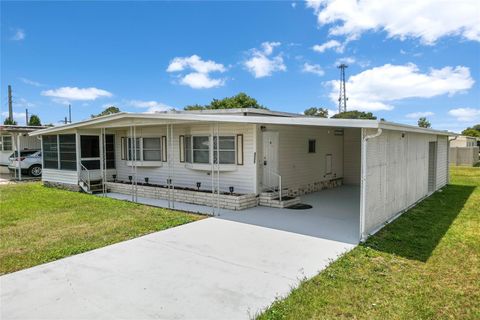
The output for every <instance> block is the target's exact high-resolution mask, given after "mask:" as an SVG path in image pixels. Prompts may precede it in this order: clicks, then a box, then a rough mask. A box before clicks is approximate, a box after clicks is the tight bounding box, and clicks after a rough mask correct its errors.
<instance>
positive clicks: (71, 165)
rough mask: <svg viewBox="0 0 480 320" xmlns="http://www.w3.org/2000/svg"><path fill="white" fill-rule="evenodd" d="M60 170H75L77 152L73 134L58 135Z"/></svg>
mask: <svg viewBox="0 0 480 320" xmlns="http://www.w3.org/2000/svg"><path fill="white" fill-rule="evenodd" d="M59 146H60V170H77V152H76V150H75V149H76V147H75V135H74V134H61V135H59Z"/></svg>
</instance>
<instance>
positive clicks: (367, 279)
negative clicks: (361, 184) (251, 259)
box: [258, 167, 480, 319]
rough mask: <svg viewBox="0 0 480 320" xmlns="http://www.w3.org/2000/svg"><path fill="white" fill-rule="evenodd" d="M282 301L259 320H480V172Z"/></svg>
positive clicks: (462, 174) (454, 179) (456, 173)
mask: <svg viewBox="0 0 480 320" xmlns="http://www.w3.org/2000/svg"><path fill="white" fill-rule="evenodd" d="M450 172H451V184H450V185H449V186H447V187H445V188H443V190H442V192H437V193H435V194H434V195H432V196H431V197H430V198H428V199H426V200H425V201H423V202H422V203H420V204H419V205H418V206H416V207H415V208H413V209H411V210H410V211H408V212H407V213H405V214H404V215H402V216H401V217H400V218H398V219H397V220H396V221H395V222H393V223H391V224H389V225H388V226H386V227H385V228H384V229H382V230H381V231H380V232H379V233H377V234H376V235H374V236H372V237H370V238H369V239H368V240H367V241H366V243H364V244H362V245H360V246H358V247H356V248H355V249H354V250H352V251H351V252H349V253H347V254H346V255H344V256H343V257H342V258H340V259H339V260H337V261H336V262H334V263H332V264H331V265H330V266H329V267H328V268H327V269H325V270H324V271H323V272H321V273H320V274H318V275H317V276H316V277H314V278H313V279H310V280H308V281H305V282H303V283H302V285H301V286H300V287H299V288H298V289H295V290H293V291H292V292H291V294H290V295H289V296H288V297H287V298H286V299H284V300H278V301H277V302H275V303H274V304H273V305H272V306H271V307H270V308H269V309H268V310H266V311H265V312H264V313H263V314H261V315H259V317H258V318H259V319H339V318H340V319H342V318H343V319H480V168H460V167H454V168H451V171H450Z"/></svg>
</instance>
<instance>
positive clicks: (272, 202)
mask: <svg viewBox="0 0 480 320" xmlns="http://www.w3.org/2000/svg"><path fill="white" fill-rule="evenodd" d="M298 203H300V197H295V198H292V197H284V198H282V201H280V199H279V198H275V199H265V198H264V199H262V198H261V197H260V202H259V205H260V206H264V207H271V208H285V207H289V206H292V205H294V204H298Z"/></svg>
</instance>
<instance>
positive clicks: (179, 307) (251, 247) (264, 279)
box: [0, 213, 354, 319]
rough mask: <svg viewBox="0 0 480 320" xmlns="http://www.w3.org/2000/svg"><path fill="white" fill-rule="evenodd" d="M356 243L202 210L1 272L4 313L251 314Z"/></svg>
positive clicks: (207, 316) (8, 315)
mask: <svg viewBox="0 0 480 320" xmlns="http://www.w3.org/2000/svg"><path fill="white" fill-rule="evenodd" d="M240 214H241V213H240ZM353 247H354V244H351V243H347V242H341V241H334V240H328V239H324V238H319V237H314V236H309V235H304V234H300V233H294V232H289V231H284V230H279V229H274V228H267V227H263V226H259V225H254V224H249V223H244V222H239V221H232V220H226V219H219V218H208V219H204V220H201V221H197V222H193V223H190V224H186V225H183V226H179V227H176V228H172V229H169V230H165V231H161V232H156V233H153V234H150V235H146V236H143V237H140V238H136V239H133V240H129V241H125V242H121V243H118V244H115V245H111V246H108V247H104V248H101V249H97V250H93V251H90V252H87V253H84V254H79V255H76V256H73V257H69V258H65V259H62V260H58V261H55V262H51V263H47V264H44V265H40V266H37V267H33V268H30V269H26V270H23V271H19V272H16V273H12V274H8V275H4V276H2V277H0V286H1V296H0V303H1V305H0V308H1V318H2V319H33V318H35V319H41V318H43V319H249V318H251V317H253V316H254V315H255V314H257V313H258V312H260V311H261V310H262V309H263V308H265V307H267V306H268V305H270V304H271V303H272V302H273V301H274V299H275V297H279V296H285V295H287V294H288V293H289V291H290V290H291V288H292V287H294V286H296V285H298V282H299V280H301V279H303V278H305V277H307V278H309V277H312V276H313V275H315V274H316V273H318V271H320V270H322V269H323V268H325V266H326V265H328V263H329V262H330V261H332V260H334V259H335V258H336V257H337V256H338V255H339V254H341V253H343V252H345V251H347V250H349V249H351V248H353Z"/></svg>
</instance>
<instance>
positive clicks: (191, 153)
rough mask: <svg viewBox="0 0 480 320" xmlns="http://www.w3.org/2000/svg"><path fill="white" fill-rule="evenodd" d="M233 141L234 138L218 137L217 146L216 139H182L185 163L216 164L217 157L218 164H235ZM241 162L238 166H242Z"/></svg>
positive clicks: (196, 137) (207, 137)
mask: <svg viewBox="0 0 480 320" xmlns="http://www.w3.org/2000/svg"><path fill="white" fill-rule="evenodd" d="M235 139H236V137H235V136H219V137H218V144H217V137H213V139H210V136H185V137H182V139H181V140H182V141H183V143H182V144H183V147H184V159H185V162H186V163H198V164H209V163H212V161H213V163H214V164H216V163H217V157H219V161H218V163H219V164H235V163H236V161H237V158H236V149H235V147H236V146H235ZM210 152H212V156H211V155H210ZM181 159H182V158H181ZM242 161H243V154H242ZM242 161H240V164H243V163H242Z"/></svg>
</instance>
